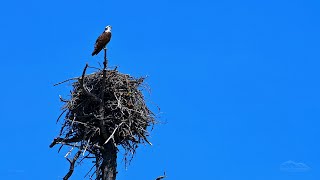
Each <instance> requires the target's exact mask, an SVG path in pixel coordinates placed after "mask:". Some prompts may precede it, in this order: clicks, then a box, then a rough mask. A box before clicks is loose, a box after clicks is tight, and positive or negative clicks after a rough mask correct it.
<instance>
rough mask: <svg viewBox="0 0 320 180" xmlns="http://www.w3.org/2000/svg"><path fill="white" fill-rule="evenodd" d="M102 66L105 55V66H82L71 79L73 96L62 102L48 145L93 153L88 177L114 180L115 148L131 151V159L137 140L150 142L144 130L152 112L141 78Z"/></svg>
mask: <svg viewBox="0 0 320 180" xmlns="http://www.w3.org/2000/svg"><path fill="white" fill-rule="evenodd" d="M106 66H107V60H106V59H105V62H104V69H103V70H99V71H97V72H95V73H92V74H89V75H86V69H87V68H88V65H86V66H85V68H84V70H83V74H82V76H81V77H79V78H78V81H74V82H73V84H72V86H73V90H72V91H71V98H70V99H69V100H65V101H63V102H64V103H65V104H64V106H63V109H62V110H63V111H66V112H65V118H64V122H62V124H63V126H62V127H61V133H60V135H59V136H58V137H57V138H55V139H54V141H53V142H52V143H51V145H50V147H53V146H55V145H56V144H60V145H64V146H69V147H71V148H78V149H79V150H81V152H83V154H84V153H90V154H92V156H93V157H94V158H95V159H96V161H95V162H94V164H95V166H96V171H94V172H93V173H92V175H91V176H90V177H92V176H96V179H100V180H115V179H116V167H117V164H116V158H117V152H118V146H122V147H123V149H124V150H125V154H126V155H128V156H130V155H131V156H130V157H129V158H127V157H126V158H125V160H127V161H130V160H129V159H131V158H132V157H133V156H134V154H135V151H136V148H137V147H138V145H139V144H140V143H146V144H149V143H150V142H149V140H148V139H147V138H148V135H149V132H148V129H147V128H148V127H149V126H153V125H154V123H155V115H154V114H153V112H151V111H150V109H149V108H148V107H147V105H146V103H145V99H144V96H143V94H142V88H141V87H142V84H143V81H144V78H134V77H132V76H130V75H128V74H122V73H119V72H118V71H117V70H107V69H106ZM80 154H81V153H80ZM80 154H79V155H80ZM92 156H90V158H92ZM87 157H88V158H89V156H85V157H83V158H87ZM83 158H82V159H83ZM80 159H81V158H80ZM77 160H78V158H76V160H75V161H77ZM81 161H82V160H81ZM71 174H72V173H71ZM70 176H71V175H70ZM66 177H67V176H66Z"/></svg>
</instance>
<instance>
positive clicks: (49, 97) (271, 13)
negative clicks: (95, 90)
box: [0, 0, 320, 180]
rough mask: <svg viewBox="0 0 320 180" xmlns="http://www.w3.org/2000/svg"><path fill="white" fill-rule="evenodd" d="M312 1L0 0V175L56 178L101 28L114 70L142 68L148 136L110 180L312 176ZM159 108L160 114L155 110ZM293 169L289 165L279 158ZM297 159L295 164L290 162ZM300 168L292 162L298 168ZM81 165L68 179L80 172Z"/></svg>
mask: <svg viewBox="0 0 320 180" xmlns="http://www.w3.org/2000/svg"><path fill="white" fill-rule="evenodd" d="M319 8H320V3H319V1H311V0H310V1H302V0H300V1H299V0H280V1H279V0H277V1H276V0H269V1H250V0H244V1H235V0H227V1H212V0H197V1H190V0H184V1H182V0H174V1H169V0H155V1H147V0H138V1H111V0H97V1H94V2H93V1H83V0H78V1H72V0H71V1H61V0H57V1H39V0H30V1H21V0H12V1H2V2H1V3H0V20H1V29H0V38H1V43H0V49H1V50H0V51H1V53H0V59H1V67H2V68H1V71H0V75H1V88H0V94H1V95H2V97H1V103H0V107H1V108H0V109H1V110H0V112H1V118H0V119H1V131H0V137H1V144H2V145H1V148H0V154H1V155H2V162H1V165H0V166H1V168H0V179H12V180H21V179H23V180H25V179H26V180H29V179H53V180H54V179H59V178H60V179H61V177H63V176H64V175H65V173H66V172H67V169H68V162H67V161H66V160H65V159H64V157H63V156H64V154H63V153H61V154H58V153H57V148H54V149H49V147H48V146H49V144H50V142H51V140H52V139H53V138H54V137H56V135H57V134H58V131H59V125H56V124H55V120H56V118H57V117H58V115H59V113H60V107H61V106H62V104H61V103H60V102H59V98H58V95H60V94H61V95H64V96H67V94H68V92H69V90H70V89H71V87H70V85H68V84H64V85H61V86H59V87H53V86H52V85H53V84H54V83H56V82H60V81H62V80H65V79H68V78H71V77H75V76H79V75H80V74H81V71H82V69H83V67H84V65H85V63H89V64H90V65H93V66H98V65H97V64H98V62H100V61H101V60H102V58H103V57H102V54H101V55H98V56H96V57H91V52H92V50H93V44H94V42H95V40H96V38H97V36H98V35H99V34H100V33H101V32H102V31H103V29H104V27H105V26H106V25H108V24H110V25H112V27H113V37H112V40H111V42H110V44H109V48H108V56H109V60H110V62H109V63H110V66H111V67H115V66H118V69H119V70H120V71H121V72H122V73H128V74H131V75H134V76H145V75H148V77H149V78H148V79H147V82H148V84H149V85H150V87H151V88H152V93H151V94H150V95H148V96H147V98H148V101H149V103H150V105H152V103H156V104H157V105H158V106H160V107H161V112H162V114H161V118H160V120H161V121H163V122H166V123H165V124H161V125H158V126H156V128H155V129H154V131H152V134H151V141H152V142H153V144H154V146H152V147H150V146H141V147H140V148H139V149H138V152H137V154H136V157H135V159H134V160H133V162H132V163H131V165H130V166H129V167H128V169H127V170H125V168H124V163H122V162H121V154H120V158H119V174H118V180H124V179H150V180H151V179H155V177H157V176H158V175H161V174H162V173H163V171H166V172H167V175H168V178H167V179H168V180H169V179H172V180H181V179H207V180H211V179H215V180H235V179H236V180H238V179H239V180H270V179H272V180H316V179H319V178H320V158H319V154H320V153H319V152H320V145H319V137H320V131H319V125H320V123H319V119H320V114H319V112H320V85H319V77H320V71H319V68H320V63H319V58H320V54H319V48H320V45H319V40H320V36H319V32H320V24H319V18H320V13H319ZM154 109H156V108H154ZM288 162H289V163H290V162H291V165H292V164H293V166H290V168H289V170H288V169H286V168H283V167H282V166H283V165H285V164H286V163H288ZM299 163H302V165H304V167H305V168H304V169H303V170H302V171H301V169H298V168H297V167H298V166H299ZM300 165H301V164H300ZM86 168H88V166H86V165H83V166H82V167H78V168H77V169H76V172H75V174H74V176H73V178H72V179H82V177H83V174H85V172H86V170H87V169H86Z"/></svg>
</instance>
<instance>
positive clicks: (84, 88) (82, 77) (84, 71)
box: [79, 64, 101, 102]
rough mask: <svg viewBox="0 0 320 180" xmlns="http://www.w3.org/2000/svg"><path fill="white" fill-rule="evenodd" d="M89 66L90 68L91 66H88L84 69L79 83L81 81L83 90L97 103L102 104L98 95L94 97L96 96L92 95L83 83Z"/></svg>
mask: <svg viewBox="0 0 320 180" xmlns="http://www.w3.org/2000/svg"><path fill="white" fill-rule="evenodd" d="M88 66H89V65H88V64H86V66H85V67H84V69H83V72H82V76H81V79H80V80H79V81H80V86H81V88H82V90H83V91H84V92H85V93H86V94H87V95H89V96H90V97H92V98H93V99H94V100H95V101H98V102H101V99H100V98H98V97H97V96H96V95H94V94H92V93H91V92H89V91H88V90H87V88H86V87H84V83H83V81H84V76H85V74H86V71H87V68H88Z"/></svg>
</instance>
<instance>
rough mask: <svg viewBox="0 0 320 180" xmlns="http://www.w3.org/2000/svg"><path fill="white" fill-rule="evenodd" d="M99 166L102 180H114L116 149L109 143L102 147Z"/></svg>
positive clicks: (115, 174) (115, 173)
mask: <svg viewBox="0 0 320 180" xmlns="http://www.w3.org/2000/svg"><path fill="white" fill-rule="evenodd" d="M104 149H105V150H104V152H103V155H102V156H103V162H102V165H101V171H102V180H115V179H116V176H117V148H116V147H115V146H114V145H113V143H112V142H111V141H110V142H108V143H107V144H105V145H104Z"/></svg>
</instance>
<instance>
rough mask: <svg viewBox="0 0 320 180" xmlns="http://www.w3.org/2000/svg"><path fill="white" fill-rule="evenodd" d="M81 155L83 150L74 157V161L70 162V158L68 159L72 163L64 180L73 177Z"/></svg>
mask: <svg viewBox="0 0 320 180" xmlns="http://www.w3.org/2000/svg"><path fill="white" fill-rule="evenodd" d="M80 154H81V150H79V151H78V152H77V154H76V155H74V157H73V159H72V160H70V159H69V158H67V160H68V161H69V162H70V168H69V172H68V173H67V174H66V175H65V176H64V178H63V180H68V179H69V177H70V176H71V175H72V173H73V171H74V164H75V162H76V161H77V159H78V158H79V156H80Z"/></svg>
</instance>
